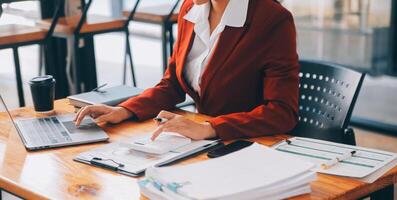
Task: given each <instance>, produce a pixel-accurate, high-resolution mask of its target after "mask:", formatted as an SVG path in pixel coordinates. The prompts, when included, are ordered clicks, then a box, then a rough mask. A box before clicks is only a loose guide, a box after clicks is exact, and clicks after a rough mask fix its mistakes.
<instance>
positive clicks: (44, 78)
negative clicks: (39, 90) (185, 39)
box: [29, 75, 55, 84]
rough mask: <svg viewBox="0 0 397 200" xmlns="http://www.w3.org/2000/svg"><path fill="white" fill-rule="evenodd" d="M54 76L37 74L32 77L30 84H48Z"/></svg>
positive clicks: (52, 80)
mask: <svg viewBox="0 0 397 200" xmlns="http://www.w3.org/2000/svg"><path fill="white" fill-rule="evenodd" d="M54 81H55V80H54V78H53V77H52V76H51V75H44V76H37V77H34V78H32V79H31V80H30V81H29V83H30V84H48V83H52V82H54Z"/></svg>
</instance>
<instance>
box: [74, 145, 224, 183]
mask: <svg viewBox="0 0 397 200" xmlns="http://www.w3.org/2000/svg"><path fill="white" fill-rule="evenodd" d="M218 144H219V140H200V141H194V142H192V143H190V144H188V145H186V146H183V147H180V148H178V149H175V150H173V151H170V152H168V153H165V154H162V155H155V154H149V153H145V152H140V151H136V150H133V149H131V148H129V147H128V142H113V143H110V144H106V145H103V146H101V147H98V148H95V149H92V150H90V151H86V152H83V153H80V154H79V155H77V156H76V157H75V158H74V159H73V160H74V161H77V162H81V163H84V164H89V165H92V166H95V167H100V168H104V169H107V170H111V171H115V172H117V173H120V174H123V175H127V176H132V177H137V176H141V175H143V174H144V172H145V170H146V169H147V168H148V167H153V166H155V167H161V166H165V165H169V164H170V163H175V162H177V161H180V160H183V159H186V158H190V157H191V156H192V155H197V154H199V153H202V152H206V151H208V150H210V149H212V148H214V147H216V146H217V145H218Z"/></svg>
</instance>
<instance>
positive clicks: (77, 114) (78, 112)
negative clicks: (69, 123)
mask: <svg viewBox="0 0 397 200" xmlns="http://www.w3.org/2000/svg"><path fill="white" fill-rule="evenodd" d="M83 109H84V107H83V108H80V109H79V111H77V113H76V115H75V116H74V119H73V121H76V120H77V117H78V116H79V114H80V113H81V111H82V110H83Z"/></svg>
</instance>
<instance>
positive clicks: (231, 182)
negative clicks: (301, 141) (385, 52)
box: [139, 143, 316, 200]
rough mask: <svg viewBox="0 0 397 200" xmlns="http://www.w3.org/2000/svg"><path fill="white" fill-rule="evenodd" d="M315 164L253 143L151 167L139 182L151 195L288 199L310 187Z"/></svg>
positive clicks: (204, 198)
mask: <svg viewBox="0 0 397 200" xmlns="http://www.w3.org/2000/svg"><path fill="white" fill-rule="evenodd" d="M291 166H293V167H291ZM313 167H314V164H312V163H310V162H306V161H302V160H300V159H297V158H294V157H292V156H289V155H285V154H283V153H280V152H278V151H276V150H273V149H271V148H269V147H265V146H263V145H260V144H258V143H254V144H253V145H251V146H249V147H246V148H244V149H242V150H239V151H237V152H234V153H231V154H228V155H225V156H222V157H219V158H214V159H210V160H206V161H202V162H197V163H193V164H188V165H182V166H172V167H151V168H148V169H147V171H146V175H145V178H144V179H142V180H140V181H139V186H140V189H141V193H142V194H143V195H145V196H147V197H149V198H150V199H170V200H171V199H172V200H178V199H202V200H209V199H218V200H222V199H225V200H226V199H227V200H233V199H236V200H238V199H285V198H289V197H292V196H296V195H300V194H304V193H308V192H310V191H311V188H310V184H309V183H310V182H311V181H314V180H315V179H316V173H315V172H312V171H311V169H312V168H313Z"/></svg>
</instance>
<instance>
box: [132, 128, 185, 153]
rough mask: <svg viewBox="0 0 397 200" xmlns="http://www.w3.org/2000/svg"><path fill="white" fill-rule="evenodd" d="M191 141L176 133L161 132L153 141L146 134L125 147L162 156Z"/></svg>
mask: <svg viewBox="0 0 397 200" xmlns="http://www.w3.org/2000/svg"><path fill="white" fill-rule="evenodd" d="M191 142H192V140H191V139H190V138H187V137H184V136H182V135H179V134H177V133H172V132H163V133H161V134H160V135H159V136H158V137H157V138H156V139H155V140H152V139H151V135H150V134H147V135H146V136H143V137H142V138H138V139H136V140H134V141H132V142H130V143H126V147H129V148H131V149H134V150H137V151H142V152H146V153H152V154H164V153H167V152H170V151H172V150H176V149H178V148H180V147H183V146H186V145H188V144H190V143H191Z"/></svg>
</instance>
